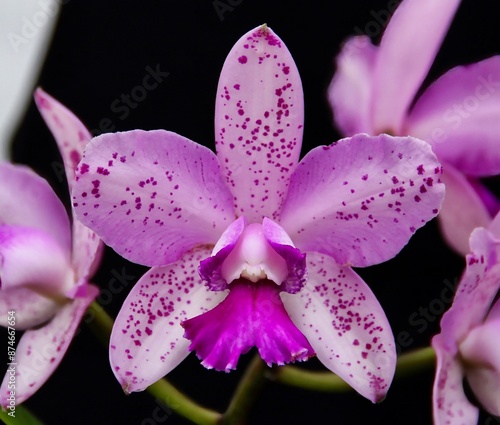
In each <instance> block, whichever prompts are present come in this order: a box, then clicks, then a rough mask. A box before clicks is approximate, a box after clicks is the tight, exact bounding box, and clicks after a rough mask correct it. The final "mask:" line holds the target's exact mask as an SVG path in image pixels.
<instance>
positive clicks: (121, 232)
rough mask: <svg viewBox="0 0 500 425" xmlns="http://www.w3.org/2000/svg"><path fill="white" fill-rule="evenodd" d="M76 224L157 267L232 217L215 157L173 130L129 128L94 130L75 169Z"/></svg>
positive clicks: (207, 238) (210, 237) (209, 240)
mask: <svg viewBox="0 0 500 425" xmlns="http://www.w3.org/2000/svg"><path fill="white" fill-rule="evenodd" d="M77 177H78V180H77V182H76V186H75V189H74V190H73V195H72V196H73V206H74V209H75V212H76V214H77V216H78V218H79V219H80V220H81V221H82V223H83V224H84V225H86V226H88V227H90V228H91V229H92V230H93V231H95V232H96V233H97V234H98V235H99V236H100V237H101V238H102V240H103V241H104V242H105V243H106V244H108V245H109V246H111V247H112V248H113V249H114V250H115V251H116V252H118V253H119V254H120V255H122V256H123V257H125V258H127V259H129V260H131V261H134V262H136V263H139V264H145V265H149V266H158V265H164V264H169V263H171V262H173V261H176V260H178V259H179V258H180V257H181V256H182V255H183V254H184V253H185V252H187V251H189V250H190V249H192V248H193V247H194V246H197V245H203V244H215V242H217V240H218V239H219V237H220V235H221V234H222V233H223V232H224V230H225V229H226V228H227V226H228V225H229V224H230V223H231V222H232V221H233V220H234V209H233V200H232V196H231V193H230V192H229V190H228V189H227V187H226V185H225V183H224V182H223V181H222V178H221V176H220V166H219V162H218V160H217V157H216V156H215V155H214V154H213V153H212V152H211V151H210V150H209V149H207V148H205V147H203V146H201V145H198V144H197V143H194V142H192V141H190V140H188V139H186V138H184V137H182V136H179V135H177V134H175V133H171V132H167V131H163V130H155V131H142V130H134V131H129V132H123V133H110V134H104V135H101V136H99V137H96V138H95V139H93V140H92V142H91V143H89V145H88V147H87V149H86V151H85V154H84V157H83V160H82V162H81V163H80V165H79V167H78V171H77Z"/></svg>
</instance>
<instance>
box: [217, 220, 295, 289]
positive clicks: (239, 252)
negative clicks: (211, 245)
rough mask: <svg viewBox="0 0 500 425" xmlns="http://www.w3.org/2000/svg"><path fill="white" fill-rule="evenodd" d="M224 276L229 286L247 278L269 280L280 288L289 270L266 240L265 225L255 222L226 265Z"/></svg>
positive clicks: (223, 268) (241, 237) (240, 240)
mask: <svg viewBox="0 0 500 425" xmlns="http://www.w3.org/2000/svg"><path fill="white" fill-rule="evenodd" d="M221 273H222V277H223V278H224V280H225V281H226V282H228V283H230V282H232V281H233V280H236V279H239V278H245V279H248V280H250V281H251V282H258V281H259V280H262V279H269V280H272V281H273V282H274V283H276V284H277V285H280V284H281V283H282V282H283V281H284V280H285V279H286V277H287V275H288V267H287V264H286V261H285V260H284V259H283V258H282V257H281V256H280V255H279V254H278V253H277V252H276V251H275V250H274V249H273V248H272V247H271V246H270V245H269V242H268V241H267V240H266V238H265V237H264V234H263V232H262V224H260V223H251V224H250V225H248V226H247V227H245V229H244V230H243V233H242V234H241V235H240V237H239V239H238V242H237V243H236V246H235V247H234V249H233V250H232V251H231V253H230V254H229V255H228V256H227V258H226V259H225V260H224V262H223V263H222V270H221Z"/></svg>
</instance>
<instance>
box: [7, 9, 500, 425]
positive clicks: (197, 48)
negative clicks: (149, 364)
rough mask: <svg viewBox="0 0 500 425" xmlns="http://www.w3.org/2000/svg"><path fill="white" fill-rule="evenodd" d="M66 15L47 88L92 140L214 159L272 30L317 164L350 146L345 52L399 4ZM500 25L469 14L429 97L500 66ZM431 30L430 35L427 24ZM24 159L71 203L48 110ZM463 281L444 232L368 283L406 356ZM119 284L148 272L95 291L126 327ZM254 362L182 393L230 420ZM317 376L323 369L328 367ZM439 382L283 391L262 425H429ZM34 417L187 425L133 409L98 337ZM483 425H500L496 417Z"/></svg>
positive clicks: (112, 265)
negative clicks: (153, 142)
mask: <svg viewBox="0 0 500 425" xmlns="http://www.w3.org/2000/svg"><path fill="white" fill-rule="evenodd" d="M63 3H64V4H63V6H62V8H61V15H60V19H59V22H58V26H57V29H56V32H55V35H54V39H53V41H52V45H51V48H50V50H49V54H48V56H47V58H46V62H45V64H44V67H43V70H42V73H41V76H40V79H39V81H38V84H39V85H41V86H42V87H43V88H44V89H45V90H46V91H47V92H49V93H50V94H51V95H53V96H54V97H56V98H57V99H59V100H60V101H61V102H62V103H64V104H65V105H66V106H68V107H69V108H70V109H71V110H72V111H73V112H74V113H75V114H76V115H77V116H79V117H80V118H81V119H82V121H83V122H84V123H85V124H86V125H87V127H88V128H89V129H91V130H95V132H96V133H97V132H101V131H103V130H104V129H105V128H104V127H106V126H109V125H110V124H109V121H110V122H111V123H112V124H111V125H112V126H113V129H114V131H119V130H130V129H135V128H142V129H157V128H164V129H168V130H171V131H175V132H177V133H179V134H182V135H184V136H186V137H188V138H190V139H191V140H194V141H196V142H198V143H201V144H204V145H206V146H208V147H210V148H213V147H214V136H213V115H214V102H215V91H216V87H217V82H218V77H219V72H220V69H221V67H222V64H223V62H224V59H225V57H226V55H227V53H228V52H229V50H230V49H231V47H232V46H233V44H234V43H235V42H236V41H237V40H238V38H239V37H241V36H242V35H243V34H244V33H246V32H247V31H249V30H250V29H252V28H254V27H256V26H258V25H260V24H262V23H267V24H268V25H269V26H270V27H271V28H272V29H273V30H274V31H275V32H276V33H277V34H278V35H279V36H280V38H281V39H282V40H283V41H284V42H285V43H286V45H287V46H288V48H289V50H290V51H291V53H292V55H293V57H294V59H295V61H296V64H297V67H298V69H299V72H300V73H301V77H302V82H303V86H304V93H305V133H304V145H303V150H302V154H304V153H305V152H307V151H308V150H310V149H311V148H312V147H314V146H317V145H322V144H330V143H332V142H334V141H335V140H337V139H338V138H339V137H340V135H339V134H338V132H337V131H336V130H335V128H334V126H333V124H332V119H331V112H330V109H329V107H328V104H327V101H326V89H327V86H328V84H329V82H330V80H331V77H332V75H333V72H334V64H333V59H334V57H335V55H336V53H337V52H338V51H339V48H340V45H341V43H342V41H343V40H344V39H345V38H346V37H347V36H349V35H353V34H354V33H356V32H359V31H361V32H364V33H368V34H369V35H371V36H373V38H374V40H378V38H379V36H380V32H381V26H380V23H379V22H380V17H382V18H384V19H385V15H384V13H383V11H385V10H387V8H388V6H389V7H390V5H391V4H393V3H394V2H393V1H388V0H382V1H350V2H347V1H335V2H333V1H332V2H305V1H302V2H300V1H286V2H285V1H273V2H271V1H268V2H265V1H255V0H221V2H220V3H222V4H227V5H231V4H233V6H230V9H228V10H226V11H224V12H221V13H222V15H219V14H218V13H217V11H216V9H215V7H214V4H213V1H211V0H205V1H201V0H199V1H195V0H188V1H181V0H176V1H167V0H163V1H160V0H144V1H142V2H138V1H131V0H128V1H127V0H108V1H106V2H101V1H96V0H88V1H78V0H70V1H65V2H63ZM376 16H379V18H376ZM28 18H29V17H28ZM499 18H500V5H498V4H496V2H494V1H477V0H468V1H464V2H463V4H462V6H461V8H460V9H459V11H458V14H457V16H456V19H455V20H454V23H453V25H452V28H451V30H450V32H449V34H448V36H447V38H446V40H445V42H444V44H443V47H442V49H441V51H440V52H439V54H438V57H437V60H436V62H435V63H434V65H433V67H432V69H431V72H430V77H429V80H428V81H427V83H428V82H429V81H431V80H432V79H434V78H436V77H437V76H438V75H440V74H441V73H443V72H444V71H445V70H447V69H449V68H451V67H453V66H456V65H459V64H465V63H470V62H474V61H477V60H480V59H483V58H486V57H488V56H491V55H494V54H498V53H499V50H500V33H499V32H498V20H499ZM377 19H378V22H377ZM420 25H421V28H422V31H426V25H427V23H426V22H421V23H420ZM20 26H21V23H20ZM157 65H158V66H159V67H160V69H161V70H162V71H165V72H168V73H169V76H168V77H167V78H165V79H164V81H163V82H162V83H161V84H160V85H159V86H158V87H157V88H156V89H155V90H152V91H150V92H148V94H147V97H146V98H145V99H144V100H143V101H142V102H140V103H139V104H138V105H137V106H136V107H135V108H133V109H132V108H130V110H129V113H128V116H127V117H126V118H124V119H121V118H120V115H121V114H118V113H116V112H114V111H113V110H112V109H111V104H112V103H113V102H114V101H115V100H116V99H119V98H120V96H121V95H122V94H130V93H131V91H132V89H133V88H134V87H136V86H137V85H140V84H141V83H142V79H143V77H144V76H145V75H146V70H145V68H146V67H147V66H150V67H152V68H155V67H156V66H157ZM106 119H107V120H109V121H107V122H108V123H107V124H105V125H104V127H103V124H102V123H103V120H106ZM105 122H106V121H105ZM13 159H14V160H15V161H16V162H20V163H25V164H28V165H30V166H31V167H33V168H34V169H35V170H36V171H37V172H39V173H40V174H42V175H43V176H44V177H46V178H47V179H48V180H49V181H50V182H51V184H52V185H53V187H54V189H55V190H56V192H57V193H58V194H59V195H60V196H61V197H62V198H63V199H64V200H65V201H66V202H67V201H68V194H67V190H66V187H65V184H66V183H65V180H61V179H60V174H58V171H59V168H58V167H54V164H55V163H57V162H58V161H60V159H59V157H58V152H57V148H56V145H55V142H54V141H53V139H52V136H51V135H50V133H49V131H48V130H47V128H46V127H45V125H44V123H43V121H42V119H41V117H40V116H39V114H38V112H37V110H36V108H35V106H34V104H32V105H31V106H30V108H29V110H28V111H27V114H26V116H25V118H24V120H23V122H22V123H21V125H20V128H19V130H18V132H17V134H16V137H15V140H14V141H13ZM495 186H496V187H498V184H496V182H495V181H492V182H491V187H493V188H494V189H495ZM462 267H463V260H462V259H461V258H460V257H459V256H457V255H455V254H454V253H452V252H451V251H450V250H449V249H448V248H447V247H446V246H445V245H444V243H443V242H442V241H441V239H440V238H439V235H438V230H437V225H436V223H435V222H431V223H430V224H428V225H427V226H426V227H425V228H424V229H421V230H419V231H418V232H417V234H416V235H415V237H414V238H413V239H412V240H411V241H410V243H409V245H408V246H407V247H406V248H404V249H403V251H402V252H401V254H400V255H398V256H397V257H396V258H395V259H394V260H391V261H389V262H387V263H385V264H383V265H380V266H376V267H371V268H370V269H366V270H358V271H359V273H360V274H361V275H362V276H363V277H364V278H365V280H366V281H367V282H368V283H369V284H370V286H371V287H372V289H373V290H374V292H375V293H376V294H377V296H378V298H379V300H380V302H381V303H382V305H383V307H384V308H385V310H386V312H387V315H388V317H389V320H390V322H391V324H392V326H393V331H394V333H395V335H396V336H397V338H398V339H399V340H400V342H401V343H400V344H399V348H400V349H401V350H402V351H403V352H406V351H409V350H411V349H414V348H418V347H421V346H425V345H427V344H429V341H430V338H431V336H432V335H433V334H435V333H436V332H437V330H438V319H437V316H438V315H439V314H440V313H441V312H442V311H443V309H444V307H445V306H448V304H447V302H449V295H450V294H449V292H446V294H445V295H443V294H444V292H443V291H446V290H447V289H446V288H447V287H448V286H449V285H451V284H454V283H455V282H456V280H457V279H458V278H459V276H460V273H461V270H462ZM113 270H115V273H116V272H118V273H119V274H120V273H122V272H125V273H126V274H127V275H132V276H135V279H134V281H135V280H137V279H138V278H139V277H140V276H141V274H142V273H144V271H145V270H146V269H145V268H142V267H139V266H136V265H133V264H130V263H128V262H126V261H125V260H123V259H121V258H120V257H119V256H117V255H116V254H115V253H114V252H112V251H111V250H109V249H108V250H107V251H106V253H105V257H104V261H103V264H102V267H101V268H100V270H99V272H98V274H97V275H96V277H95V279H94V280H95V282H96V283H97V284H98V285H99V286H100V287H101V288H103V289H104V292H103V295H101V298H100V301H101V303H102V304H103V306H104V307H105V308H106V310H107V311H108V312H109V313H110V314H112V315H113V316H114V315H116V313H117V312H118V310H119V308H120V305H121V303H122V302H123V300H124V298H125V297H126V295H127V293H128V291H129V290H130V288H131V287H132V285H133V282H132V281H131V282H130V283H129V284H128V285H123V286H122V287H118V289H116V287H117V286H118V285H115V286H113V288H115V289H113V290H114V292H117V293H114V294H111V286H110V282H111V280H112V279H113ZM447 285H448V286H447ZM423 309H427V311H428V313H426V314H427V318H424V313H423ZM422 318H424V319H422ZM416 320H419V321H418V322H416ZM250 358H251V354H248V355H245V356H243V358H242V359H241V360H240V365H239V366H240V367H239V368H238V370H237V371H235V372H232V373H230V374H225V373H221V372H214V371H207V370H205V369H204V368H203V367H202V366H201V365H200V364H199V361H198V360H197V359H196V358H195V356H193V355H191V356H190V357H189V358H188V359H187V360H186V361H184V362H183V363H182V364H181V365H180V366H179V367H178V368H177V369H175V370H174V371H173V372H172V373H171V374H170V375H169V379H170V380H171V381H172V382H173V383H175V384H176V385H177V386H178V387H179V388H180V389H182V390H184V391H185V392H186V393H187V394H189V395H190V396H191V397H192V398H194V399H195V400H197V401H199V402H200V403H202V404H204V405H206V406H208V407H212V408H214V409H219V410H224V409H225V407H226V406H227V403H228V402H229V400H230V395H231V393H232V392H233V390H234V388H235V386H236V384H237V382H238V379H239V378H240V377H241V375H242V373H243V371H244V366H245V364H247V363H248V361H249V359H250ZM306 366H307V367H311V368H321V366H320V365H319V363H318V362H317V361H315V360H313V361H310V362H309V363H308V364H307V365H306ZM432 380H433V370H429V371H428V372H425V373H419V374H418V375H417V376H415V377H413V378H411V379H410V378H406V379H402V380H397V381H395V382H394V383H393V385H392V387H391V389H390V390H389V393H388V396H387V398H386V400H385V401H384V402H382V403H380V404H378V405H373V404H371V403H370V402H369V401H367V400H365V399H364V398H362V397H361V396H359V395H357V394H355V393H349V394H332V393H319V392H308V391H305V390H300V389H293V388H289V387H285V386H283V385H280V384H278V383H272V382H269V383H268V384H267V386H266V387H265V389H264V391H263V393H262V394H261V395H260V397H258V400H257V404H256V406H255V409H254V410H253V412H252V415H251V417H250V419H249V423H252V424H261V423H286V424H303V423H314V424H316V423H319V424H321V423H332V424H333V423H334V424H337V425H344V424H349V425H361V424H363V425H364V424H368V423H372V422H377V423H384V424H416V425H418V424H429V423H431V386H432ZM26 405H27V406H28V407H29V408H31V409H32V410H33V411H34V412H35V413H36V414H37V415H38V416H39V417H40V418H41V419H42V420H44V421H45V423H46V424H47V425H51V424H70V423H71V424H75V425H78V424H97V425H101V424H133V425H150V424H154V423H167V424H169V425H175V424H184V423H187V421H185V420H184V419H182V418H180V417H179V416H177V415H176V414H174V413H172V414H170V413H169V412H168V411H167V410H165V409H164V408H160V407H159V406H160V405H159V404H158V402H157V401H155V400H154V399H153V398H152V397H151V396H150V395H149V394H147V393H135V394H132V395H130V396H128V397H126V396H125V395H124V394H123V392H122V391H121V388H120V386H119V384H118V383H117V382H116V380H115V378H114V376H113V374H112V372H111V369H110V367H109V363H108V358H107V350H106V349H105V348H104V347H102V346H101V345H100V344H99V343H98V341H97V339H96V338H95V336H94V335H93V334H92V333H91V332H90V331H89V329H88V327H87V326H85V325H82V328H81V332H79V334H78V335H77V336H76V338H75V339H74V341H73V343H72V345H71V347H70V349H69V350H68V353H67V355H66V357H65V359H64V360H63V362H62V364H61V366H60V367H59V369H58V370H57V371H56V373H55V374H54V375H53V376H52V377H51V378H50V380H49V381H48V382H47V383H46V385H45V386H44V387H43V388H42V389H41V390H40V391H39V392H38V393H37V394H35V395H34V396H33V397H32V398H31V399H30V400H29V401H28V402H27V403H26ZM480 423H481V424H489V425H490V424H494V423H500V421H499V422H496V420H494V419H493V418H488V417H487V416H484V417H482V418H481V419H480Z"/></svg>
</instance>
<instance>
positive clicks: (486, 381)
mask: <svg viewBox="0 0 500 425" xmlns="http://www.w3.org/2000/svg"><path fill="white" fill-rule="evenodd" d="M494 310H496V311H493V312H492V315H493V316H496V317H495V318H494V319H493V320H491V319H488V320H486V322H485V323H484V324H482V325H479V326H477V327H476V328H474V329H472V330H471V331H470V332H469V334H468V335H467V337H466V338H465V339H464V340H463V341H462V342H461V343H460V355H461V357H462V359H463V361H464V363H465V375H466V377H467V380H468V382H469V384H470V387H471V389H472V391H473V392H474V395H475V396H476V398H477V400H478V401H479V403H480V404H481V406H482V407H484V409H486V411H487V412H488V413H490V414H492V415H495V416H500V338H499V337H498V335H499V333H498V329H500V318H499V317H498V316H499V315H500V303H498V302H497V303H496V306H495V307H494ZM490 314H491V313H490Z"/></svg>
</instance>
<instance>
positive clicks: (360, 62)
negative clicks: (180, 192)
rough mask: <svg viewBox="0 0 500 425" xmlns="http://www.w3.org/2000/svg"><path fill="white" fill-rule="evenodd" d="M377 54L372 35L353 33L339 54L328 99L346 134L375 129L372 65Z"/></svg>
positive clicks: (334, 116) (368, 131) (338, 122)
mask: <svg viewBox="0 0 500 425" xmlns="http://www.w3.org/2000/svg"><path fill="white" fill-rule="evenodd" d="M376 54H377V47H375V46H374V45H373V44H372V43H371V41H370V38H369V37H366V36H358V37H352V38H350V39H349V40H347V42H346V43H345V44H344V46H343V47H342V50H341V52H340V53H339V55H338V56H337V69H336V71H335V74H334V76H333V80H332V82H331V84H330V87H329V88H328V99H329V101H330V105H331V107H332V110H333V118H334V120H335V123H336V124H337V127H338V128H339V129H340V131H341V132H342V134H344V135H345V136H352V135H354V134H357V133H370V134H372V133H374V128H373V125H372V116H371V112H372V111H371V104H372V94H373V68H374V64H375V58H376Z"/></svg>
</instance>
